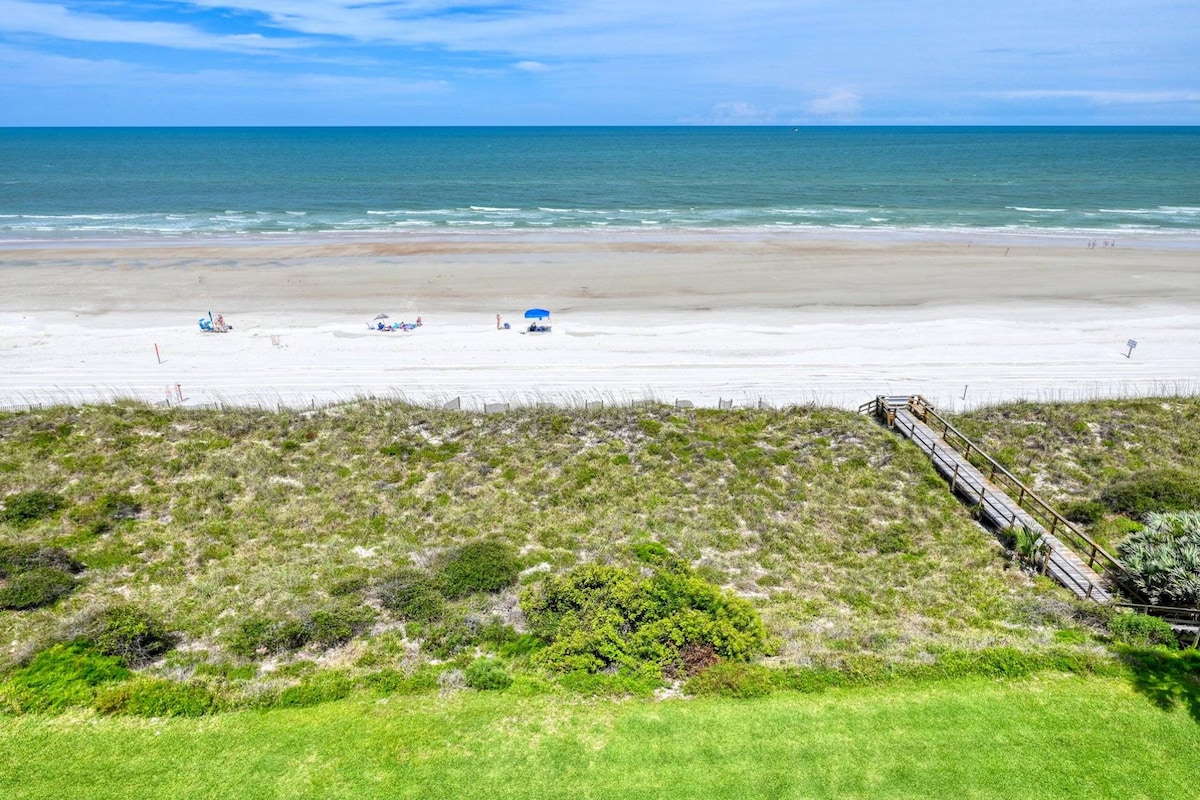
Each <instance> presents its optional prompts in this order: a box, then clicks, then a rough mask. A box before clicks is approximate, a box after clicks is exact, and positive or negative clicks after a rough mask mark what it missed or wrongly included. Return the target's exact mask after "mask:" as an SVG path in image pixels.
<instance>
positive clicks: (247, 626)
mask: <svg viewBox="0 0 1200 800" xmlns="http://www.w3.org/2000/svg"><path fill="white" fill-rule="evenodd" d="M308 637H309V630H308V628H307V626H306V625H305V624H304V623H303V622H302V621H301V620H298V619H268V618H265V617H251V618H250V619H246V620H243V621H242V622H241V623H240V624H239V625H238V626H237V628H235V629H234V630H233V631H232V632H231V633H230V634H229V635H228V636H227V637H226V638H225V645H226V646H227V647H228V648H229V650H230V652H232V653H235V654H237V655H239V656H242V657H244V658H258V657H259V656H265V655H270V654H272V653H283V652H288V651H291V650H299V649H300V648H301V647H304V645H306V644H308Z"/></svg>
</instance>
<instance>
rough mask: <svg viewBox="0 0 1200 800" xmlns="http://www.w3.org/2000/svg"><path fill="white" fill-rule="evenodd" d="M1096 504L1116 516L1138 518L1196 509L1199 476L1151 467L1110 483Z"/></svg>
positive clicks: (1198, 506)
mask: <svg viewBox="0 0 1200 800" xmlns="http://www.w3.org/2000/svg"><path fill="white" fill-rule="evenodd" d="M1100 502H1102V503H1104V505H1105V506H1107V507H1108V508H1110V509H1112V510H1113V511H1116V512H1117V513H1119V514H1126V515H1129V516H1133V517H1140V516H1143V515H1145V514H1149V513H1151V512H1154V511H1187V510H1189V509H1197V508H1200V475H1197V474H1195V473H1192V472H1185V471H1183V470H1180V469H1163V468H1152V469H1145V470H1141V471H1140V472H1135V473H1134V474H1132V475H1130V476H1129V477H1127V478H1125V479H1123V480H1120V481H1117V482H1115V483H1113V484H1111V485H1110V486H1109V487H1108V488H1107V489H1105V490H1104V491H1103V492H1102V493H1101V495H1100Z"/></svg>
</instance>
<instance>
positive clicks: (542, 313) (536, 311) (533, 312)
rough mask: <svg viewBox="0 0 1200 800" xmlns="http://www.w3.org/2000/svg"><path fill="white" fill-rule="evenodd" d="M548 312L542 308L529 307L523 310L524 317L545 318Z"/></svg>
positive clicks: (548, 314)
mask: <svg viewBox="0 0 1200 800" xmlns="http://www.w3.org/2000/svg"><path fill="white" fill-rule="evenodd" d="M549 316H550V312H549V311H547V310H546V309H544V308H531V309H529V310H528V311H526V312H525V319H546V318H548V317H549Z"/></svg>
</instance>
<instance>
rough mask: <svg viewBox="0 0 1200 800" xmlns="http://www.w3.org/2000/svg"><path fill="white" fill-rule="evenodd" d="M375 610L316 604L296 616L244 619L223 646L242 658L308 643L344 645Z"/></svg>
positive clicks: (372, 617) (326, 645)
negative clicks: (314, 608) (313, 607)
mask: <svg viewBox="0 0 1200 800" xmlns="http://www.w3.org/2000/svg"><path fill="white" fill-rule="evenodd" d="M374 618H375V612H374V611H372V610H371V609H370V608H368V607H366V606H358V605H353V604H350V603H347V604H341V605H333V606H328V607H325V608H319V609H316V610H313V611H310V612H308V613H305V614H302V615H300V616H297V617H284V618H276V619H271V618H268V617H251V618H249V619H246V620H243V621H242V622H241V624H239V625H238V626H237V627H236V628H235V629H234V630H233V631H232V632H230V633H229V635H228V636H226V637H225V646H226V647H228V648H229V650H230V652H232V653H234V654H236V655H239V656H242V657H244V658H258V657H260V656H265V655H270V654H272V653H287V652H294V651H296V650H299V649H301V648H302V647H305V646H306V645H309V644H315V645H317V646H319V647H323V648H329V647H337V646H339V645H343V644H345V643H346V642H348V641H350V639H352V638H354V636H356V635H358V634H359V633H362V632H363V631H365V630H366V629H367V628H368V627H370V625H371V622H372V620H374Z"/></svg>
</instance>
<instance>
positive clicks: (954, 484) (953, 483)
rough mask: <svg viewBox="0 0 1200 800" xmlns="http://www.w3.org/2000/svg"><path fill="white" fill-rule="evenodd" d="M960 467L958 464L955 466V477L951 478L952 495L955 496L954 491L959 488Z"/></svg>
mask: <svg viewBox="0 0 1200 800" xmlns="http://www.w3.org/2000/svg"><path fill="white" fill-rule="evenodd" d="M958 467H959V465H958V464H957V463H956V464H955V465H954V475H953V476H952V477H951V478H950V494H954V490H955V489H957V488H958Z"/></svg>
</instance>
